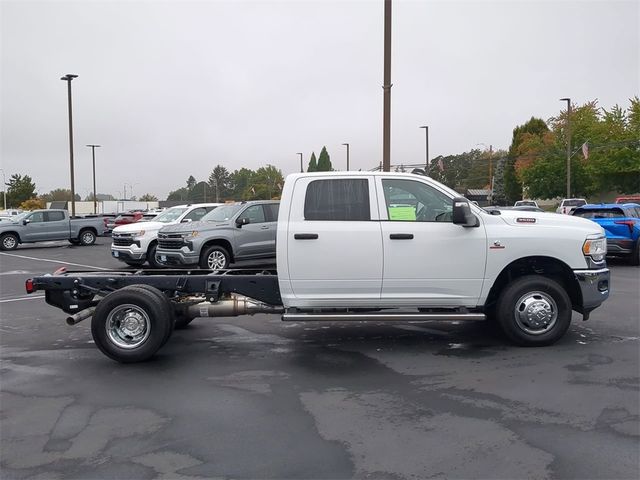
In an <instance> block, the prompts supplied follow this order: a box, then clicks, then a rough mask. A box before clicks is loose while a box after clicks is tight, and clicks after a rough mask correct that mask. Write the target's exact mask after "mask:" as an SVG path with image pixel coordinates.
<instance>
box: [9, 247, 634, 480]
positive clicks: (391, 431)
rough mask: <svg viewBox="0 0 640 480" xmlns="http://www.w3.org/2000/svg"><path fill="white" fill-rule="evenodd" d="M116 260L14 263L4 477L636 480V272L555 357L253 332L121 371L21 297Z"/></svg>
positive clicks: (24, 258)
mask: <svg viewBox="0 0 640 480" xmlns="http://www.w3.org/2000/svg"><path fill="white" fill-rule="evenodd" d="M108 244H109V239H105V238H103V239H99V244H98V245H95V246H92V247H75V246H74V247H72V246H69V245H66V244H64V243H60V242H58V243H55V244H52V245H46V246H42V245H39V246H26V247H21V248H19V249H18V250H16V251H14V252H9V253H8V254H7V252H3V253H0V288H1V293H0V332H1V337H0V345H1V358H2V364H1V373H0V375H1V376H0V382H1V383H0V387H1V397H0V399H1V403H0V407H1V418H0V421H1V423H0V468H1V471H0V476H1V477H2V478H3V479H5V478H7V479H8V478H19V479H22V478H25V479H26V478H30V479H45V478H46V479H57V478H127V479H129V478H140V479H147V478H148V479H155V478H158V479H172V478H176V479H193V478H212V477H214V478H215V477H220V478H228V477H233V478H332V479H333V478H352V477H358V478H365V477H367V478H392V479H405V478H407V479H410V478H563V479H564V478H580V479H583V478H616V479H620V478H634V479H635V478H638V474H639V469H640V467H639V465H640V456H639V451H640V422H639V419H640V417H639V404H640V392H639V389H640V380H639V370H640V368H639V367H640V358H639V357H640V353H639V352H640V349H639V344H640V326H639V321H640V320H639V317H640V300H639V297H640V269H639V268H638V267H630V266H626V265H624V264H623V263H616V264H614V265H613V266H612V287H613V292H612V295H611V298H610V299H609V300H608V301H607V302H606V303H605V304H604V305H603V306H602V307H601V308H599V309H597V310H596V311H594V312H593V314H592V316H591V319H590V320H589V321H587V322H582V320H581V317H580V316H579V315H574V321H573V324H572V326H571V329H570V331H569V333H568V334H567V335H566V336H565V337H564V338H563V339H562V340H561V341H560V342H559V343H558V344H556V345H554V346H552V347H546V348H518V347H513V346H510V345H508V344H507V343H506V342H505V341H504V340H502V339H500V338H496V337H495V336H492V335H491V334H489V333H488V332H487V328H486V327H485V325H484V324H473V325H468V324H457V325H451V324H438V323H432V324H392V325H390V324H382V325H380V324H365V323H355V324H338V323H336V324H318V323H309V324H304V323H293V324H287V323H283V322H281V321H280V320H279V317H278V316H275V315H256V316H253V317H239V318H237V319H233V318H229V319H221V320H208V319H197V320H195V321H194V322H193V323H192V324H191V326H190V327H189V328H187V329H185V330H181V331H176V332H174V334H173V336H172V337H171V339H170V340H169V342H168V343H167V345H165V347H164V348H163V349H162V350H160V352H159V353H158V355H157V356H156V357H155V359H154V360H152V361H150V362H147V363H143V364H135V365H121V364H118V363H116V362H113V361H111V360H109V359H108V358H107V357H105V356H104V355H102V354H101V353H100V351H99V350H98V349H97V348H95V346H94V344H93V341H92V339H91V332H90V323H89V321H85V322H83V323H80V324H79V325H76V326H74V327H69V326H67V325H66V324H65V323H64V314H63V313H62V312H61V311H59V310H57V309H55V308H53V307H49V306H48V305H46V304H45V302H44V300H43V299H42V298H40V296H41V293H37V294H34V295H32V296H29V297H27V298H25V297H26V294H25V293H24V286H23V285H24V280H25V279H26V278H28V277H30V276H34V275H38V274H43V273H48V272H52V271H54V270H55V269H57V268H58V267H59V266H65V265H66V266H67V267H68V268H69V269H82V268H89V267H99V268H106V269H112V268H122V264H120V263H119V262H117V261H116V260H114V259H111V258H110V256H109V250H108ZM63 262H70V263H74V264H78V265H68V264H65V263H63Z"/></svg>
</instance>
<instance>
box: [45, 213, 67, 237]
mask: <svg viewBox="0 0 640 480" xmlns="http://www.w3.org/2000/svg"><path fill="white" fill-rule="evenodd" d="M44 221H45V228H46V236H47V239H48V240H66V239H68V238H69V234H70V232H69V220H67V219H66V218H65V216H64V212H61V211H55V210H53V211H49V212H44Z"/></svg>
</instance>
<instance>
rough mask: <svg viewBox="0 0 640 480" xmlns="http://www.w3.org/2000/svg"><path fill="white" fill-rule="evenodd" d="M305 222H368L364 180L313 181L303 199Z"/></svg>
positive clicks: (365, 181)
mask: <svg viewBox="0 0 640 480" xmlns="http://www.w3.org/2000/svg"><path fill="white" fill-rule="evenodd" d="M304 218H305V220H333V221H336V220H338V221H364V220H371V209H370V207H369V182H368V180H367V179H364V178H363V179H359V178H358V179H336V180H314V181H312V182H311V183H309V186H308V187H307V193H306V196H305V199H304Z"/></svg>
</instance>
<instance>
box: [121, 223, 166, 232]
mask: <svg viewBox="0 0 640 480" xmlns="http://www.w3.org/2000/svg"><path fill="white" fill-rule="evenodd" d="M167 225H169V224H167V223H162V222H154V221H150V222H135V223H127V224H126V225H119V226H117V227H116V228H114V229H113V233H133V232H139V231H140V230H144V231H145V232H153V231H155V232H157V231H158V230H160V229H161V228H162V227H166V226H167Z"/></svg>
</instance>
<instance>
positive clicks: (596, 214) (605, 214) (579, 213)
mask: <svg viewBox="0 0 640 480" xmlns="http://www.w3.org/2000/svg"><path fill="white" fill-rule="evenodd" d="M573 215H574V216H576V217H582V218H623V217H624V216H625V214H624V213H623V212H622V209H621V208H607V209H604V208H601V209H597V208H590V209H583V208H581V209H578V210H575V211H574V212H573Z"/></svg>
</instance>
